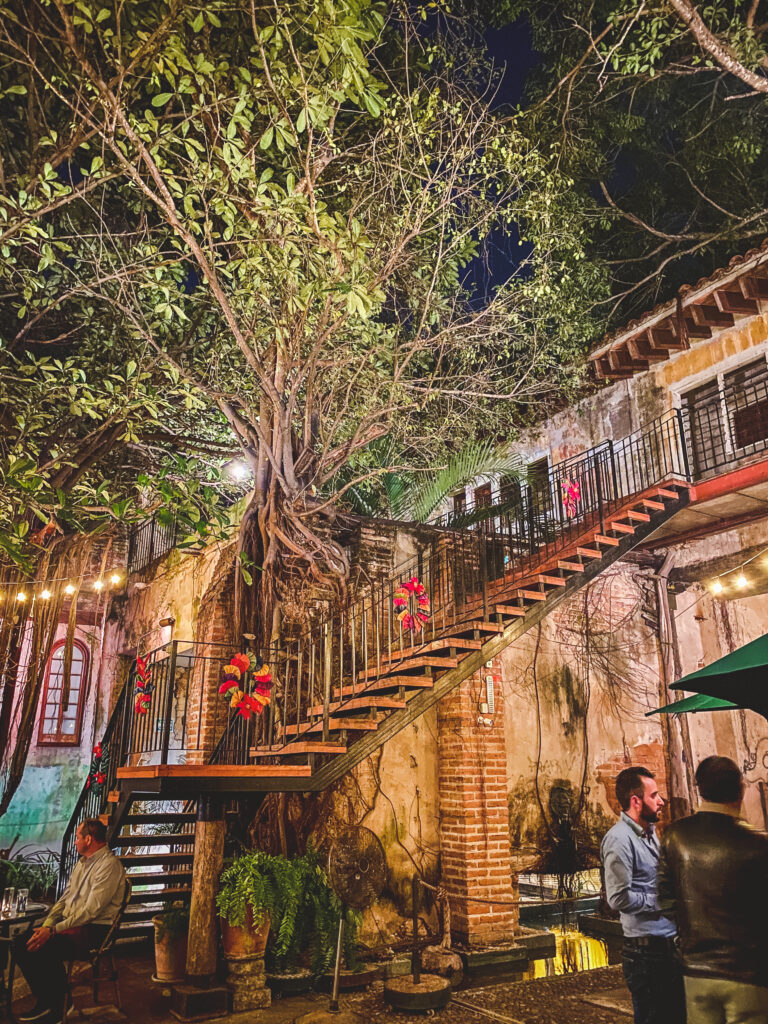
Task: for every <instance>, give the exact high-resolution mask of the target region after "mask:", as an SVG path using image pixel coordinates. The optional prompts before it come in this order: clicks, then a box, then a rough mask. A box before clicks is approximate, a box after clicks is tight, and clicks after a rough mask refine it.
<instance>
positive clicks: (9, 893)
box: [2, 886, 16, 917]
mask: <svg viewBox="0 0 768 1024" xmlns="http://www.w3.org/2000/svg"><path fill="white" fill-rule="evenodd" d="M15 896H16V890H15V889H14V888H13V886H11V887H9V888H8V889H4V890H3V910H2V913H3V917H10V916H11V914H12V913H13V911H14V910H15V909H16V901H15V898H14V897H15Z"/></svg>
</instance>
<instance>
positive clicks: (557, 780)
mask: <svg viewBox="0 0 768 1024" xmlns="http://www.w3.org/2000/svg"><path fill="white" fill-rule="evenodd" d="M653 617H654V599H653V583H652V581H650V580H649V579H648V574H647V573H644V572H641V571H639V570H638V569H637V567H636V566H632V565H625V564H621V563H619V564H617V565H615V566H614V567H612V568H611V569H609V570H607V571H606V572H605V573H604V574H603V575H602V576H600V577H599V578H598V579H597V580H596V581H595V582H594V583H592V584H591V585H590V586H588V587H585V588H584V589H583V590H581V591H580V592H579V593H578V594H577V595H575V596H574V597H573V598H571V599H570V600H569V601H566V602H565V603H563V604H562V605H560V607H559V608H558V609H556V610H555V611H554V612H553V613H552V614H551V615H549V616H548V617H547V618H546V619H545V620H544V622H543V623H542V625H541V627H540V628H539V627H534V628H533V629H532V630H531V631H529V632H528V633H527V634H526V635H525V636H523V637H522V638H521V639H520V640H519V641H518V642H517V643H515V644H514V645H513V646H511V647H509V648H507V650H506V651H505V652H504V653H503V654H502V656H501V660H502V665H503V679H504V682H503V685H504V688H505V710H506V725H507V762H508V783H509V811H510V834H511V838H512V845H513V850H514V851H516V853H517V857H518V865H519V867H520V869H521V870H530V869H536V870H543V871H545V872H546V873H557V869H558V866H560V867H561V868H568V866H570V867H572V868H587V867H592V866H595V865H596V864H597V862H598V861H597V858H598V850H599V845H600V841H601V839H602V837H603V835H604V834H605V831H606V830H607V828H609V827H610V825H612V824H613V821H614V820H615V817H614V816H615V807H614V804H615V799H614V796H613V790H612V785H613V779H614V777H615V775H616V773H617V772H618V771H619V770H621V768H623V767H624V766H625V765H626V764H627V763H637V764H641V763H642V764H645V765H646V766H647V767H649V768H651V769H652V770H654V771H656V772H660V773H663V772H664V755H663V748H662V736H661V728H660V725H659V722H658V721H657V720H651V719H647V718H646V717H645V712H646V711H649V710H651V709H652V708H655V707H657V706H658V705H659V703H660V701H659V673H660V663H659V656H658V639H657V635H656V630H655V626H654V624H653Z"/></svg>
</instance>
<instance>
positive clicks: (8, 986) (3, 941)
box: [0, 903, 50, 1021]
mask: <svg viewBox="0 0 768 1024" xmlns="http://www.w3.org/2000/svg"><path fill="white" fill-rule="evenodd" d="M49 910H50V906H49V905H48V904H47V903H28V904H27V909H26V910H25V911H24V913H23V914H9V915H8V916H7V917H4V916H1V915H0V1016H3V1015H5V1016H6V1017H8V1019H9V1020H11V1021H13V1020H15V1018H14V1016H13V1011H12V1010H11V1003H12V1001H13V976H12V970H10V969H9V965H10V964H11V958H10V948H11V937H10V931H11V925H30V924H32V923H34V922H35V921H37V920H38V919H39V918H42V917H44V916H45V915H46V914H47V913H48V911H49ZM6 971H8V979H7V980H6Z"/></svg>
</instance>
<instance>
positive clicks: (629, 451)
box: [214, 412, 689, 764]
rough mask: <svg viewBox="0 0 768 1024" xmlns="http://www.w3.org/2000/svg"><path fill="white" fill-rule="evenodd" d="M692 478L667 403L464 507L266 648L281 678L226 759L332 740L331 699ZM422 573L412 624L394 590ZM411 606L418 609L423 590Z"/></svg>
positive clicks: (232, 730)
mask: <svg viewBox="0 0 768 1024" xmlns="http://www.w3.org/2000/svg"><path fill="white" fill-rule="evenodd" d="M688 477H689V472H688V461H687V448H686V444H685V438H684V428H683V420H682V416H681V414H680V413H679V412H671V413H667V414H665V415H663V416H661V417H659V418H658V419H657V420H655V421H654V422H653V423H652V424H651V425H650V426H649V427H646V428H645V429H643V430H638V431H636V432H635V433H633V434H631V435H629V436H628V437H626V438H623V439H622V440H620V441H618V442H611V441H608V442H605V443H604V444H601V445H598V446H597V447H595V448H593V449H591V450H590V451H588V452H586V453H584V454H583V455H580V456H578V457H576V458H573V459H569V460H568V461H566V462H564V463H561V464H559V465H557V466H555V467H554V468H553V470H552V471H551V472H550V474H549V478H548V480H547V482H546V485H542V484H538V485H535V486H533V485H526V486H524V487H522V488H521V491H520V494H519V495H518V496H517V497H516V498H515V500H514V501H512V502H509V503H507V504H506V505H501V506H496V507H493V508H490V509H488V508H485V509H483V510H482V516H479V515H476V514H475V510H472V509H470V510H468V511H466V512H462V513H461V514H459V515H457V516H455V517H453V518H452V519H447V520H443V521H442V522H440V523H438V524H433V525H432V528H431V529H430V530H427V531H426V536H428V537H429V541H428V543H427V544H426V546H425V547H424V548H423V549H422V550H421V551H419V553H418V554H417V555H415V557H414V558H413V559H411V560H410V561H409V562H407V563H405V564H403V565H400V566H398V567H397V569H396V570H395V571H394V572H393V573H391V574H390V575H389V576H388V577H387V578H386V579H384V580H382V581H381V582H379V583H376V584H375V585H373V586H372V587H370V588H369V589H367V590H366V591H365V592H364V593H362V594H360V595H358V596H357V597H356V598H355V599H353V600H352V601H350V603H349V604H347V606H346V607H343V608H340V609H335V610H331V611H329V612H326V613H324V614H322V615H319V616H318V618H317V621H316V622H315V623H314V624H313V626H312V628H311V629H309V630H308V631H306V632H305V633H303V634H302V635H299V636H296V637H285V638H283V639H282V640H281V642H280V643H279V644H277V645H275V646H274V647H273V648H272V649H271V650H269V651H267V652H262V657H263V658H264V659H265V660H266V661H267V662H268V663H269V665H270V669H271V671H272V674H273V677H274V692H273V700H272V702H271V704H270V706H269V707H268V708H267V709H266V711H265V713H264V715H263V716H262V717H261V718H258V719H256V718H249V719H244V718H240V717H233V718H232V719H231V720H230V721H229V723H228V724H227V725H226V726H222V733H221V735H222V738H221V740H220V741H219V744H218V747H217V749H216V751H215V753H214V758H215V759H216V760H217V761H218V762H219V763H228V764H247V763H250V761H251V759H252V758H253V757H254V755H255V756H257V757H258V756H261V757H268V756H269V754H270V753H271V752H272V751H277V750H279V749H280V748H281V747H282V746H283V745H284V744H285V743H286V742H287V741H289V740H292V739H295V738H297V737H303V738H305V739H318V740H320V739H322V740H328V739H329V737H330V732H331V729H330V724H331V720H332V718H333V712H334V709H335V707H336V706H337V705H338V704H339V703H340V702H342V701H344V700H347V699H350V698H354V697H355V696H356V694H357V693H359V692H360V691H361V690H362V689H363V688H364V687H365V685H366V681H367V680H369V679H371V678H372V677H374V676H377V675H380V674H381V673H382V672H383V671H384V670H385V669H386V666H387V665H389V664H391V663H392V662H394V661H396V660H398V659H403V658H410V657H416V656H418V655H419V653H421V652H423V651H424V649H425V648H426V647H427V646H428V645H429V644H430V643H431V642H432V641H434V640H436V639H437V638H439V637H440V636H444V635H447V634H449V633H450V632H451V631H454V632H455V631H456V630H457V629H458V628H460V627H462V626H464V625H466V624H468V623H470V622H472V621H473V620H477V619H489V618H491V617H492V616H493V609H494V605H495V604H497V603H503V602H504V600H505V595H507V594H509V593H510V592H511V591H512V590H514V589H515V588H517V587H519V586H520V585H521V583H524V582H525V580H526V579H528V578H533V577H535V575H536V573H537V570H540V569H541V567H542V566H544V565H546V564H547V563H551V562H552V560H553V558H554V557H555V556H556V555H557V554H558V553H559V552H562V551H563V550H565V549H566V548H568V547H572V546H573V544H574V541H576V540H578V539H579V538H580V537H583V536H584V535H585V534H586V533H588V532H589V531H590V530H593V531H594V532H598V531H599V532H603V533H604V532H605V530H606V523H607V520H608V518H609V517H610V516H611V514H612V513H614V512H616V511H617V510H618V509H620V508H621V507H625V506H626V505H627V504H628V503H630V502H631V500H632V498H633V496H635V495H638V494H642V493H643V492H646V491H649V490H650V489H652V488H653V487H654V485H658V484H660V483H662V482H664V481H670V480H674V479H678V480H681V481H684V480H687V479H688ZM414 577H415V578H416V579H417V580H418V582H419V583H421V584H423V586H424V589H425V591H426V593H427V594H428V595H429V599H430V608H429V617H428V619H427V621H426V622H425V623H423V625H422V626H421V628H419V629H418V630H417V631H416V632H415V633H414V632H412V631H411V630H409V629H404V628H403V624H402V621H401V618H400V615H401V612H402V607H401V605H400V604H396V603H395V596H396V594H397V593H398V591H399V590H400V588H401V586H402V584H403V583H404V582H407V581H409V580H411V579H412V578H414ZM409 602H410V607H409V609H408V610H409V611H410V612H411V613H412V614H415V613H416V612H418V611H419V606H418V602H417V600H416V599H415V595H414V596H411V597H409Z"/></svg>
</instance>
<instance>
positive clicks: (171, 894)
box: [128, 875, 192, 907]
mask: <svg viewBox="0 0 768 1024" xmlns="http://www.w3.org/2000/svg"><path fill="white" fill-rule="evenodd" d="M133 877H134V878H141V877H142V876H141V875H134V876H133ZM144 884H146V883H144ZM191 895H192V886H191V885H184V886H181V887H180V888H178V889H168V888H164V889H155V891H154V892H136V891H135V890H134V892H132V893H131V898H130V900H129V901H128V906H129V907H132V906H133V905H134V903H161V902H164V901H165V900H183V899H186V898H187V897H188V896H191Z"/></svg>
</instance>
